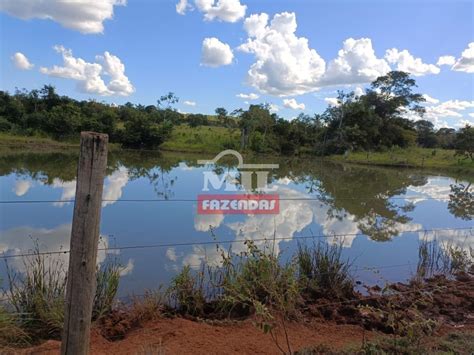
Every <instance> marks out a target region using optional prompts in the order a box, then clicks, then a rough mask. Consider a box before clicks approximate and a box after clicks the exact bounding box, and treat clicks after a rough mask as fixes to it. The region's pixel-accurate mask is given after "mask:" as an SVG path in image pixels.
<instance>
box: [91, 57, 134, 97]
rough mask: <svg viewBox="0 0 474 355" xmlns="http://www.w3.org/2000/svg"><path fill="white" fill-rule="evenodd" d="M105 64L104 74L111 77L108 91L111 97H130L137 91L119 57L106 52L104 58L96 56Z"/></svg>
mask: <svg viewBox="0 0 474 355" xmlns="http://www.w3.org/2000/svg"><path fill="white" fill-rule="evenodd" d="M96 59H97V60H98V61H100V62H102V63H103V65H102V67H103V69H104V73H105V74H106V75H108V76H109V77H110V81H109V83H108V84H107V89H108V90H109V91H110V93H111V95H119V96H128V95H130V94H132V93H133V92H134V91H135V88H134V87H133V85H132V83H131V82H130V80H128V77H127V76H126V75H125V65H123V63H122V61H121V60H120V58H119V57H117V56H114V55H112V54H110V53H109V52H104V56H96Z"/></svg>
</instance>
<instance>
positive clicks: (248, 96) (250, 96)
mask: <svg viewBox="0 0 474 355" xmlns="http://www.w3.org/2000/svg"><path fill="white" fill-rule="evenodd" d="M236 96H237V97H240V98H241V99H246V100H257V99H258V98H259V97H260V96H259V95H257V94H255V93H253V92H251V93H250V94H242V93H241V94H238V95H236Z"/></svg>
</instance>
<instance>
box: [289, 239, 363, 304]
mask: <svg viewBox="0 0 474 355" xmlns="http://www.w3.org/2000/svg"><path fill="white" fill-rule="evenodd" d="M296 262H297V265H298V277H299V281H300V283H301V285H302V287H303V291H304V292H305V293H306V296H307V297H309V299H316V298H320V297H326V298H348V297H351V296H353V290H354V281H353V279H352V277H351V275H350V267H351V263H350V262H349V260H343V259H342V245H340V244H322V243H318V244H313V246H312V247H310V246H308V245H306V244H301V243H300V244H298V250H297V254H296Z"/></svg>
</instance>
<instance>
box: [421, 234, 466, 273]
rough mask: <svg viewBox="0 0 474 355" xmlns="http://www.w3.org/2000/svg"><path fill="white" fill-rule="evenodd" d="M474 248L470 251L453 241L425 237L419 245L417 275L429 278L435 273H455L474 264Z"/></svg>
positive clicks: (463, 270)
mask: <svg viewBox="0 0 474 355" xmlns="http://www.w3.org/2000/svg"><path fill="white" fill-rule="evenodd" d="M473 259H474V250H472V249H471V248H470V249H469V251H468V250H467V249H464V248H462V247H461V246H459V245H455V244H454V243H452V242H448V243H440V242H438V241H437V240H427V239H423V240H421V241H420V244H419V246H418V265H417V272H416V276H417V277H420V278H427V277H431V276H435V275H446V276H450V275H455V274H457V273H459V272H465V271H467V270H468V269H469V268H470V267H471V266H472V265H473Z"/></svg>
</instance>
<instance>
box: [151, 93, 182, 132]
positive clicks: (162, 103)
mask: <svg viewBox="0 0 474 355" xmlns="http://www.w3.org/2000/svg"><path fill="white" fill-rule="evenodd" d="M178 101H179V97H177V96H176V95H175V94H174V93H173V92H171V91H170V92H169V93H167V94H166V95H162V96H161V97H160V98H159V99H158V100H156V103H157V105H156V106H157V108H158V109H159V111H160V113H161V117H162V119H161V121H163V122H166V121H168V122H171V123H173V124H177V123H178V122H179V120H180V119H181V115H180V114H179V113H178V112H177V111H176V109H175V108H174V107H173V105H174V104H176V103H178Z"/></svg>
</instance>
